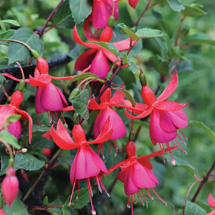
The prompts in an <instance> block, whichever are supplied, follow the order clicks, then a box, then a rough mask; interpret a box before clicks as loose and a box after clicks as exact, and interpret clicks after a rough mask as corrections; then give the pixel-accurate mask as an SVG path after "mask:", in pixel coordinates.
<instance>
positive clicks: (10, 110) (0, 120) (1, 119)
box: [0, 91, 33, 143]
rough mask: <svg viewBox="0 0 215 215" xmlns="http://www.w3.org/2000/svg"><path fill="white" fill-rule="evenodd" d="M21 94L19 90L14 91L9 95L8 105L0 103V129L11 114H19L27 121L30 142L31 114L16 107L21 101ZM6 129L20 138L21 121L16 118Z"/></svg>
mask: <svg viewBox="0 0 215 215" xmlns="http://www.w3.org/2000/svg"><path fill="white" fill-rule="evenodd" d="M22 100H23V94H22V92H21V91H16V92H14V93H13V95H12V96H11V100H10V104H9V105H0V130H2V128H1V127H2V125H3V124H4V123H5V122H6V120H7V118H8V117H9V116H10V115H13V114H19V115H21V120H24V121H28V122H29V143H31V138H32V125H33V121H32V118H31V116H30V115H29V114H28V113H27V112H25V111H23V110H20V109H19V108H18V107H19V106H20V104H21V103H22ZM8 131H9V132H10V133H11V134H12V135H13V136H15V137H16V138H17V139H19V138H20V135H21V123H20V121H19V120H17V121H16V122H14V123H11V124H10V125H9V126H8Z"/></svg>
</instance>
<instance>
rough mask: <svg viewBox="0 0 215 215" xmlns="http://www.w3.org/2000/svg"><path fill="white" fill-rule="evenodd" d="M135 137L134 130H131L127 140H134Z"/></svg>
mask: <svg viewBox="0 0 215 215" xmlns="http://www.w3.org/2000/svg"><path fill="white" fill-rule="evenodd" d="M134 139H135V132H134V131H133V130H132V131H131V132H130V134H129V141H134Z"/></svg>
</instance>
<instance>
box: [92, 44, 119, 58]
mask: <svg viewBox="0 0 215 215" xmlns="http://www.w3.org/2000/svg"><path fill="white" fill-rule="evenodd" d="M92 43H95V44H98V45H100V46H102V47H104V48H105V49H107V50H108V51H110V52H111V53H113V54H114V55H116V56H118V54H119V50H118V49H117V47H116V46H115V45H113V44H111V43H105V42H96V41H92Z"/></svg>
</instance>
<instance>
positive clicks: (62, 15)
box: [54, 0, 75, 25]
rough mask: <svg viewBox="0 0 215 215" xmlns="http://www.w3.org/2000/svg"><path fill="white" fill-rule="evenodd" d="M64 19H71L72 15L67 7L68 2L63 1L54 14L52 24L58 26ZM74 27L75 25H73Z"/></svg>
mask: <svg viewBox="0 0 215 215" xmlns="http://www.w3.org/2000/svg"><path fill="white" fill-rule="evenodd" d="M66 19H72V13H71V10H70V7H69V0H66V1H64V2H63V3H62V4H61V5H60V7H59V8H58V9H57V10H56V11H55V13H54V24H55V25H59V24H60V23H62V22H64V21H65V20H66ZM74 25H75V23H74Z"/></svg>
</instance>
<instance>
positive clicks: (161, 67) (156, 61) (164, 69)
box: [150, 55, 169, 76]
mask: <svg viewBox="0 0 215 215" xmlns="http://www.w3.org/2000/svg"><path fill="white" fill-rule="evenodd" d="M150 60H151V61H152V63H153V65H154V67H155V69H156V70H157V71H158V72H159V73H160V74H162V75H164V76H166V75H169V63H168V61H167V60H165V59H163V58H162V57H161V56H159V55H155V56H153V57H151V58H150Z"/></svg>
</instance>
